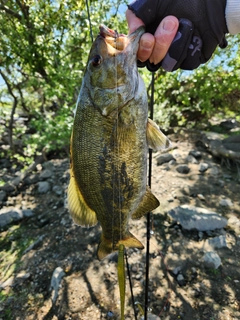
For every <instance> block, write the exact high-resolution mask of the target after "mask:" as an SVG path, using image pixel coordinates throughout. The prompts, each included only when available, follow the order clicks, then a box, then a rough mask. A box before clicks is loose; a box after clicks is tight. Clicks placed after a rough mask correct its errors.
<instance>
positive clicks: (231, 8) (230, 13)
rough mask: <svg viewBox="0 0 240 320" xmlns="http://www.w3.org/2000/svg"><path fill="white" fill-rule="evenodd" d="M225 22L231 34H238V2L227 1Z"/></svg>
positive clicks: (239, 12)
mask: <svg viewBox="0 0 240 320" xmlns="http://www.w3.org/2000/svg"><path fill="white" fill-rule="evenodd" d="M225 13H226V22H227V27H228V30H229V32H230V33H231V34H237V33H240V1H239V0H227V5H226V11H225Z"/></svg>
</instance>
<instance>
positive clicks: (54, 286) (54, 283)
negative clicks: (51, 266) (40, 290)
mask: <svg viewBox="0 0 240 320" xmlns="http://www.w3.org/2000/svg"><path fill="white" fill-rule="evenodd" d="M64 275H65V272H64V271H63V269H62V268H61V267H57V268H56V269H55V270H54V272H53V275H52V279H51V285H50V290H51V291H52V295H51V298H52V302H53V303H55V301H56V299H57V296H58V290H59V286H60V283H61V280H62V277H64Z"/></svg>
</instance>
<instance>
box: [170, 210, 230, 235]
mask: <svg viewBox="0 0 240 320" xmlns="http://www.w3.org/2000/svg"><path fill="white" fill-rule="evenodd" d="M168 214H169V215H170V216H171V217H172V219H174V220H175V221H177V222H178V223H180V224H181V226H182V227H183V228H184V229H186V230H194V229H196V230H198V231H207V230H215V229H222V228H224V227H225V226H226V224H227V219H225V218H223V217H222V216H221V215H220V214H218V213H216V212H213V211H209V210H207V209H204V208H200V207H194V206H189V205H183V206H178V207H176V208H174V209H172V210H170V211H169V212H168Z"/></svg>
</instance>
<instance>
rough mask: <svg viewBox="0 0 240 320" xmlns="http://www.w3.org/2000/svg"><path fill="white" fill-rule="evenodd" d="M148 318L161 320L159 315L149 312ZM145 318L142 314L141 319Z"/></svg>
mask: <svg viewBox="0 0 240 320" xmlns="http://www.w3.org/2000/svg"><path fill="white" fill-rule="evenodd" d="M147 318H148V320H161V319H160V318H159V317H158V316H156V315H155V314H153V313H149V312H148V314H147ZM144 319H145V318H144V316H142V317H141V319H140V320H144Z"/></svg>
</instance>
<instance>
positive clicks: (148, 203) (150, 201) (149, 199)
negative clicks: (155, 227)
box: [132, 187, 160, 219]
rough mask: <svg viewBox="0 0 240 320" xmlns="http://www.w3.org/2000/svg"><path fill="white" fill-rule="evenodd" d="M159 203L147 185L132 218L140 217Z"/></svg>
mask: <svg viewBox="0 0 240 320" xmlns="http://www.w3.org/2000/svg"><path fill="white" fill-rule="evenodd" d="M159 205H160V202H159V201H158V199H157V198H156V197H155V196H154V194H153V193H152V191H151V189H150V188H149V187H147V189H146V192H145V194H144V196H143V198H142V201H141V202H140V204H139V206H138V207H137V209H136V210H135V211H134V212H133V214H132V219H140V218H141V217H142V216H144V215H145V214H146V213H147V212H149V211H152V210H154V209H156V208H157V207H158V206H159Z"/></svg>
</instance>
